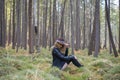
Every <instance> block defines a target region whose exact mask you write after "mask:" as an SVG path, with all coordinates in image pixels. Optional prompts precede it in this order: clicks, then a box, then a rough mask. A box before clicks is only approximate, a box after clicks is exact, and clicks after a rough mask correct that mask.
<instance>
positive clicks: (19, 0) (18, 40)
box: [16, 0, 21, 52]
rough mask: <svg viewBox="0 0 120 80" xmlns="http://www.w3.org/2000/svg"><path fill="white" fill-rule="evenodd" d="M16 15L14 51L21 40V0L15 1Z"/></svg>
mask: <svg viewBox="0 0 120 80" xmlns="http://www.w3.org/2000/svg"><path fill="white" fill-rule="evenodd" d="M16 15H17V31H16V35H17V36H16V39H17V49H16V52H18V48H19V47H20V41H21V0H17V2H16Z"/></svg>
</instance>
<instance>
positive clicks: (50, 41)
mask: <svg viewBox="0 0 120 80" xmlns="http://www.w3.org/2000/svg"><path fill="white" fill-rule="evenodd" d="M51 4H52V2H51V0H50V4H49V26H48V32H49V34H48V37H49V39H48V42H49V44H48V45H49V49H50V47H51V46H52V40H51V38H52V31H51V30H52V27H51V18H52V17H51Z"/></svg>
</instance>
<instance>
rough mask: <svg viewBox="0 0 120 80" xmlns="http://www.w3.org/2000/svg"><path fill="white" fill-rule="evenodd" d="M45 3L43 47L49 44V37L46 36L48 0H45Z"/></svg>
mask: <svg viewBox="0 0 120 80" xmlns="http://www.w3.org/2000/svg"><path fill="white" fill-rule="evenodd" d="M43 4H44V5H45V6H44V7H43V47H45V48H46V46H47V37H46V27H47V8H48V1H47V0H44V1H43Z"/></svg>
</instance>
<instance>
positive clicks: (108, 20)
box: [105, 0, 118, 57]
mask: <svg viewBox="0 0 120 80" xmlns="http://www.w3.org/2000/svg"><path fill="white" fill-rule="evenodd" d="M105 6H106V10H105V11H106V18H107V23H108V30H109V37H110V42H111V44H112V48H113V51H114V56H115V57H117V56H118V54H117V51H116V47H115V44H114V41H113V35H112V31H111V25H110V13H109V11H108V9H109V7H108V5H107V0H105Z"/></svg>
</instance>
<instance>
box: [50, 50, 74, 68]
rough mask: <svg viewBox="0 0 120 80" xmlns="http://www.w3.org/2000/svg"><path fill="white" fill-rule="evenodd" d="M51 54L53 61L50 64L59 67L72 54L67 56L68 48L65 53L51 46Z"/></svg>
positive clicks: (70, 57) (68, 59) (69, 58)
mask: <svg viewBox="0 0 120 80" xmlns="http://www.w3.org/2000/svg"><path fill="white" fill-rule="evenodd" d="M52 56H53V63H52V66H56V67H58V68H59V69H61V68H62V67H63V65H64V64H65V63H66V62H68V61H70V60H71V59H72V57H73V56H68V48H67V49H66V51H65V54H63V53H61V52H60V50H59V49H58V48H53V51H52Z"/></svg>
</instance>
